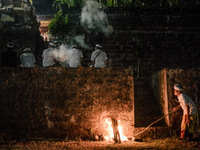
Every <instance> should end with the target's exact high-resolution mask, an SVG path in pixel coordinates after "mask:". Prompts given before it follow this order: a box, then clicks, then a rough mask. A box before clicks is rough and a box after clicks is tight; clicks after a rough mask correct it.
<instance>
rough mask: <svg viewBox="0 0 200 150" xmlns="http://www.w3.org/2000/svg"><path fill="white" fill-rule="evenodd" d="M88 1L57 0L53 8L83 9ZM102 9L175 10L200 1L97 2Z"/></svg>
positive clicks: (133, 0)
mask: <svg viewBox="0 0 200 150" xmlns="http://www.w3.org/2000/svg"><path fill="white" fill-rule="evenodd" d="M86 1H87V0H55V1H54V3H53V7H54V8H57V9H61V8H62V5H67V6H68V7H82V6H83V5H84V4H85V2H86ZM96 1H97V2H99V3H100V5H101V7H140V8H152V7H153V8H174V7H180V8H182V7H194V6H197V5H199V4H200V0H193V1H189V2H188V0H96Z"/></svg>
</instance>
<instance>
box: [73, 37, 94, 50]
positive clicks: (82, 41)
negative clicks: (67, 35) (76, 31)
mask: <svg viewBox="0 0 200 150" xmlns="http://www.w3.org/2000/svg"><path fill="white" fill-rule="evenodd" d="M74 40H75V41H76V43H78V44H79V46H81V47H84V48H86V49H89V48H90V46H88V45H87V44H86V43H85V36H84V35H79V36H76V37H75V38H74Z"/></svg>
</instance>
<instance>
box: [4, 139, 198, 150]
mask: <svg viewBox="0 0 200 150" xmlns="http://www.w3.org/2000/svg"><path fill="white" fill-rule="evenodd" d="M0 149H1V150H60V149H69V150H105V149H106V150H132V149H133V150H147V149H148V150H149V149H154V150H169V149H170V150H200V145H199V142H187V141H184V140H178V139H175V138H163V139H143V140H141V141H133V142H131V141H130V142H122V143H121V144H114V143H113V142H105V141H70V142H64V141H50V140H31V141H10V142H9V143H1V145H0Z"/></svg>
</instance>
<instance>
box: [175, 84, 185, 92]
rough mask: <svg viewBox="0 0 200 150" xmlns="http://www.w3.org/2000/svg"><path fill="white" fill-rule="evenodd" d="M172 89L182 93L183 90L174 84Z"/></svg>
mask: <svg viewBox="0 0 200 150" xmlns="http://www.w3.org/2000/svg"><path fill="white" fill-rule="evenodd" d="M174 89H175V90H177V91H182V90H183V89H182V88H181V86H180V85H179V84H175V85H174Z"/></svg>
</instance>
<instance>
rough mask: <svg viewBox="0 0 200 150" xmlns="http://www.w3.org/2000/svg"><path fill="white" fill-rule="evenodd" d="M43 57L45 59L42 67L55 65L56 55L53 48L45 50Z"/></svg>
mask: <svg viewBox="0 0 200 150" xmlns="http://www.w3.org/2000/svg"><path fill="white" fill-rule="evenodd" d="M42 57H43V63H42V65H43V66H44V67H48V66H53V65H55V62H54V55H53V49H52V48H48V49H45V50H44V51H43V54H42Z"/></svg>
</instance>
